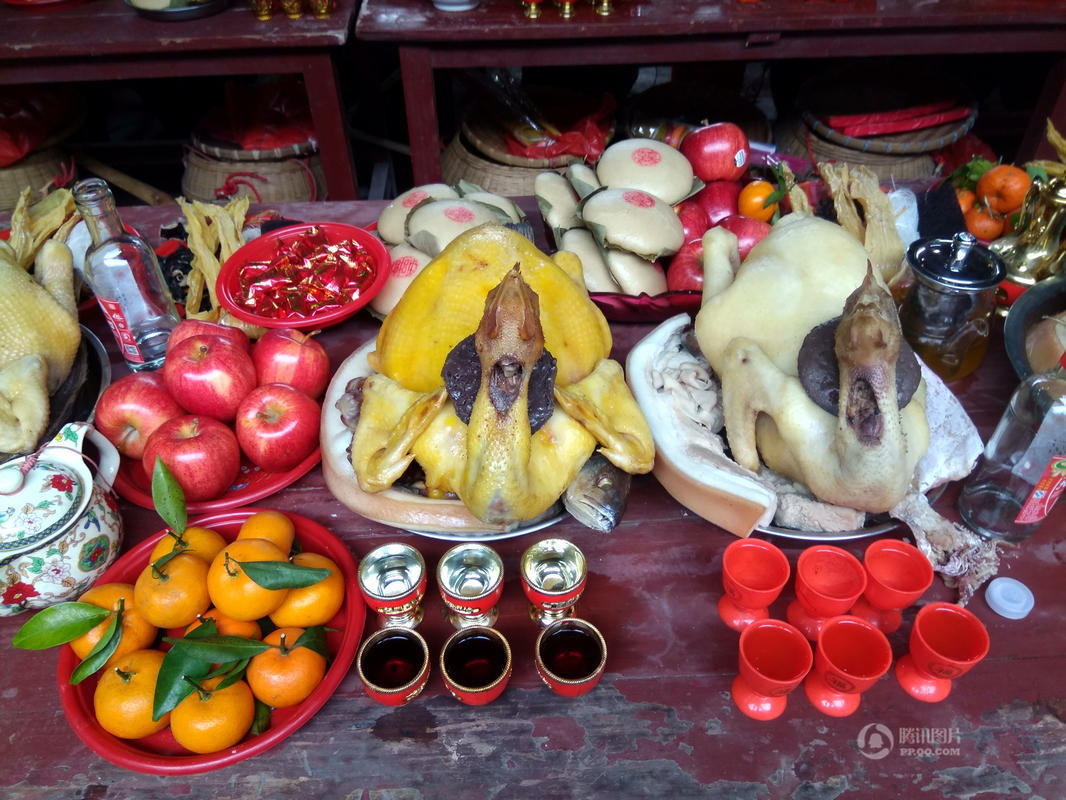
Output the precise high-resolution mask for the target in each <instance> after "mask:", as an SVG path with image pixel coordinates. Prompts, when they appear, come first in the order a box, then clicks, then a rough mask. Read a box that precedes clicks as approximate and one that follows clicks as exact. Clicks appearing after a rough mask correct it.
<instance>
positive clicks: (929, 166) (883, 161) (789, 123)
mask: <svg viewBox="0 0 1066 800" xmlns="http://www.w3.org/2000/svg"><path fill="white" fill-rule="evenodd" d="M774 136H775V139H776V141H777V149H778V150H780V151H781V152H783V153H787V154H789V155H793V156H800V157H803V158H807V159H809V160H810V161H811V162H812V163H818V162H820V161H831V162H835V163H843V164H859V165H862V166H864V167H867V168H868V169H869V170H870V171H871V172H873V173H874V174H875V175H877V177H878V178H879V179H880V180H881V181H888V180H891V179H892V178H899V179H914V178H931V177H933V175H935V174H936V162H935V161H934V160H933V157H932V156H931V155H930V154H929V153H927V152H918V153H913V154H907V155H905V154H893V153H880V152H870V151H868V150H861V149H855V148H851V147H844V146H843V145H840V144H837V143H835V142H832V141H830V140H829V139H826V138H824V137H822V136H820V135H819V134H818V133H817V132H816V131H814V130H812V129H811V128H809V127H808V126H807V125H806V124H805V123H804V122H803V120H802V119H800V118H798V117H796V118H791V119H784V120H781V121H779V122H778V124H777V127H776V130H775V134H774Z"/></svg>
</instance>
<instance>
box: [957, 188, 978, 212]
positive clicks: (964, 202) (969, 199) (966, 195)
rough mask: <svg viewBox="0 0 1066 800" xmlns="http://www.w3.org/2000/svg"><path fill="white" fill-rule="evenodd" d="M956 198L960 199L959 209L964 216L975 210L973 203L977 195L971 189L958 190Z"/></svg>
mask: <svg viewBox="0 0 1066 800" xmlns="http://www.w3.org/2000/svg"><path fill="white" fill-rule="evenodd" d="M955 196H956V197H957V198H958V199H959V209H960V210H961V211H962V213H963V214H965V213H966V212H967V211H969V210H970V209H971V208H973V201H974V200H976V199H977V195H975V194H974V193H973V192H972V191H970V190H969V189H956V190H955Z"/></svg>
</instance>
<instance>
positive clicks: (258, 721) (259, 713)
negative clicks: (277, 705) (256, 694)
mask: <svg viewBox="0 0 1066 800" xmlns="http://www.w3.org/2000/svg"><path fill="white" fill-rule="evenodd" d="M268 728H270V706H268V705H267V704H266V703H264V702H263V701H262V700H258V699H257V700H256V701H255V717H254V718H253V720H252V728H251V730H249V731H248V732H249V733H250V734H252V736H258V735H259V734H261V733H263V732H264V731H266V730H267V729H268Z"/></svg>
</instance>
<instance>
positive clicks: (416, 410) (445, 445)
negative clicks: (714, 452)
mask: <svg viewBox="0 0 1066 800" xmlns="http://www.w3.org/2000/svg"><path fill="white" fill-rule="evenodd" d="M610 350H611V334H610V330H609V328H608V327H607V321H606V320H605V319H604V317H603V315H602V314H601V313H600V312H599V310H598V309H597V308H596V307H595V306H594V305H593V304H592V302H591V300H589V297H588V293H587V291H586V290H585V286H584V281H583V279H582V276H581V267H580V263H579V262H578V261H577V260H576V258H573V257H572V256H570V255H569V254H565V253H559V254H557V255H556V257H555V258H554V259H552V258H549V257H547V256H545V255H544V254H543V253H541V252H540V251H539V250H537V248H536V247H535V246H534V245H533V244H532V243H531V242H529V241H528V240H526V239H525V238H524V237H522V236H521V235H520V234H518V233H516V232H514V231H512V230H509V229H508V228H505V227H502V226H499V225H492V224H487V225H484V226H481V227H479V228H475V229H473V230H471V231H468V232H467V233H464V234H462V235H461V236H459V237H458V238H457V239H456V240H455V241H454V242H452V244H450V245H449V246H448V247H447V248H446V249H445V250H444V251H443V252H442V253H441V254H440V255H439V256H438V257H437V258H436V259H434V260H433V261H432V262H431V263H430V264H429V265H427V266H426V267H425V269H424V270H423V271H422V272H420V273H419V275H418V277H417V278H415V280H414V282H413V283H412V284H411V285H410V287H408V289H407V291H406V292H405V293H404V295H403V297H402V298H401V299H400V301H399V303H397V305H396V307H395V308H393V310H392V312H391V313H390V314H389V316H388V317H387V318H386V320H385V322H384V323H383V325H382V327H381V330H380V331H379V333H378V338H377V349H376V351H375V352H374V353H373V354H372V355H371V357H370V363H371V365H372V366H373V368H374V369H375V370H376V372H375V373H374V374H372V375H371V376H370V377H368V378H367V379H366V381H365V384H364V385H363V389H362V409H361V412H360V414H359V420H358V424H357V425H356V427H355V431H354V435H353V438H352V444H351V463H352V467H353V469H354V471H355V474H356V476H357V478H358V481H359V485H360V487H361V488H362V490H363V491H364V492H369V493H373V492H380V491H383V490H385V489H387V488H388V487H390V486H391V485H392V484H393V482H395V481H396V480H397V479H399V478H400V477H401V475H402V474H403V473H404V471H405V470H406V469H407V467H408V466H409V465H410V464H411V462H412V461H417V462H418V464H419V465H420V466H421V467H422V469H423V470H424V471H425V483H426V487H427V489H428V490H429V493H430V496H438V497H439V496H444V495H447V494H449V493H454V494H455V495H457V496H458V497H459V498H460V499H461V500H462V502H463V503H464V504H465V506H466V507H467V509H468V510H469V511H470V512H471V513H472V514H473V515H474V516H475V517H477V518H478V519H480V520H482V521H484V522H486V523H489V524H492V525H496V524H499V525H510V524H513V523H516V522H521V521H523V520H528V519H532V518H534V517H536V516H537V515H539V514H541V513H543V512H544V511H545V510H546V509H547V508H548V507H549V506H551V505H552V503H554V502H555V501H556V500H557V499H558V498H559V497H560V495H561V494H562V493H563V492H564V491H565V490H566V488H567V486H568V485H570V483H571V482H572V481H573V480H574V478H575V476H576V475H577V473H578V471H579V470H580V469H581V467H582V465H584V464H585V462H586V461H587V460H588V459H589V457H590V456H591V454H592V453H593V451H594V450H595V449H597V446H598V447H599V450H600V452H601V453H602V454H603V455H604V456H605V457H606V458H607V459H608V460H609V461H610V462H611V463H613V464H614V465H615V466H616V467H618V468H619V469H621V470H623V471H625V472H628V473H630V474H635V473H641V472H647V471H649V470H650V469H651V466H652V461H653V458H654V444H653V442H652V439H651V433H650V431H649V429H648V425H647V422H646V421H645V419H644V417H643V414H642V413H641V412H640V409H639V408H638V407H637V405H636V402H635V401H634V399H633V397H632V395H631V393H630V391H629V387H628V386H627V385H626V383H625V378H624V376H623V374H622V368H621V365H620V364H618V362H616V361H613V360H612V359H610V358H609V354H610ZM545 354H547V355H545ZM545 358H547V359H548V360H549V361H550V366H548V367H547V368H546V372H545V373H542V374H545V375H550V376H551V379H550V380H548V381H547V382H546V383H545V384H543V385H540V384H539V381H538V379H537V377H536V375H537V371H538V370H539V369H541V366H539V365H540V364H541V362H542V361H543V360H544V359H545ZM464 364H465V365H469V368H472V370H473V372H472V373H467V374H468V375H470V376H472V377H473V378H474V380H472V382H469V383H466V382H465V381H466V379H456V381H455V382H454V383H452V381H451V380H450V379H449V378H446V377H444V375H442V373H444V372H447V373H449V374H457V373H458V372H460V371H462V370H463V369H466V368H467V367H464V366H463V365H464ZM453 367H454V370H455V372H454V373H453V372H452V370H453ZM449 385H450V386H452V387H453V388H452V389H450V388H449ZM537 385H539V391H540V392H542V393H543V400H536V401H535V400H534V399H533V398H534V395H535V394H537V392H538V388H537ZM460 405H463V406H464V410H463V411H462V412H459V411H458V410H457V409H458V407H459V406H460ZM534 407H536V408H537V409H543V413H544V414H545V415H546V416H545V418H542V419H541V420H540V421H539V422H538V423H536V425H535V424H534V421H533V417H534V415H533V412H532V409H533V408H534ZM538 413H540V412H539V411H538ZM464 417H465V419H464ZM534 428H535V429H534Z"/></svg>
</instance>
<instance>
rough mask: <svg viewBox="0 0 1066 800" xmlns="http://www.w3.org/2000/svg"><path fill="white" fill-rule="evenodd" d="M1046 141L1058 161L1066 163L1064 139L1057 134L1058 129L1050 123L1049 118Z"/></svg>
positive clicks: (1049, 119)
mask: <svg viewBox="0 0 1066 800" xmlns="http://www.w3.org/2000/svg"><path fill="white" fill-rule="evenodd" d="M1046 136H1047V140H1048V144H1050V145H1051V146H1052V147H1053V148H1054V149H1055V153H1056V155H1058V157H1059V161H1066V137H1064V136H1063V135H1062V134H1061V133H1059V130H1058V128H1056V127H1055V123H1054V122H1052V121H1051V117H1048V120H1047V133H1046Z"/></svg>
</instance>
